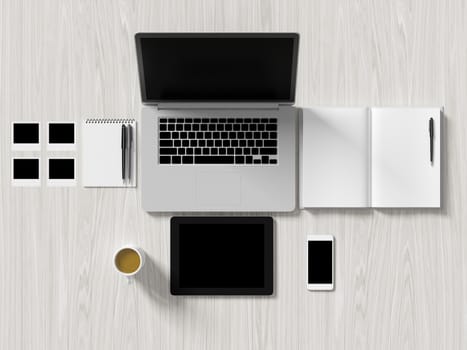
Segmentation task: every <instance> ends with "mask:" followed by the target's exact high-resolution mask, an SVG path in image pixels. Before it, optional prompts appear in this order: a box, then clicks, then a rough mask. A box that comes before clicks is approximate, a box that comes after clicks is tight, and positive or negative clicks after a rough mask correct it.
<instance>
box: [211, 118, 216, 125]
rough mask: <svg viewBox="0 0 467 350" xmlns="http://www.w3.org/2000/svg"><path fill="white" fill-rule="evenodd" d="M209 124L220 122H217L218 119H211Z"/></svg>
mask: <svg viewBox="0 0 467 350" xmlns="http://www.w3.org/2000/svg"><path fill="white" fill-rule="evenodd" d="M209 122H210V123H214V124H216V123H217V122H218V120H217V118H211V119H209Z"/></svg>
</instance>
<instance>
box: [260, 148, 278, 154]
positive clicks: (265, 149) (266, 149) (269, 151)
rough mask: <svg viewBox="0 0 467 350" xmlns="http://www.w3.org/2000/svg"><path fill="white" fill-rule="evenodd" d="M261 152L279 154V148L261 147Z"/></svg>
mask: <svg viewBox="0 0 467 350" xmlns="http://www.w3.org/2000/svg"><path fill="white" fill-rule="evenodd" d="M259 154H268V155H271V154H277V148H261V149H260V150H259Z"/></svg>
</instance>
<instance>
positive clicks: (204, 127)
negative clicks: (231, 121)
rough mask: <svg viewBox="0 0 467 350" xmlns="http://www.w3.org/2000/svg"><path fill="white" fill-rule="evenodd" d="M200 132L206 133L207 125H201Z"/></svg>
mask: <svg viewBox="0 0 467 350" xmlns="http://www.w3.org/2000/svg"><path fill="white" fill-rule="evenodd" d="M200 128H201V130H202V131H207V130H208V125H207V124H201V127H200Z"/></svg>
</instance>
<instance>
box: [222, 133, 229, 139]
mask: <svg viewBox="0 0 467 350" xmlns="http://www.w3.org/2000/svg"><path fill="white" fill-rule="evenodd" d="M221 138H223V139H228V138H229V133H228V132H221Z"/></svg>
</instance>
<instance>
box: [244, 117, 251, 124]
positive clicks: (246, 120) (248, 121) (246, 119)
mask: <svg viewBox="0 0 467 350" xmlns="http://www.w3.org/2000/svg"><path fill="white" fill-rule="evenodd" d="M243 122H244V123H251V119H250V118H245V120H244V121H243Z"/></svg>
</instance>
